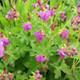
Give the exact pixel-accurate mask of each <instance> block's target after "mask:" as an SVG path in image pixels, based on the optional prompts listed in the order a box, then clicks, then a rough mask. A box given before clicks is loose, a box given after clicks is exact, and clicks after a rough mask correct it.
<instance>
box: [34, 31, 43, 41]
mask: <svg viewBox="0 0 80 80" xmlns="http://www.w3.org/2000/svg"><path fill="white" fill-rule="evenodd" d="M34 35H35V37H36V38H37V40H39V41H42V40H43V36H42V35H41V34H40V33H39V32H34Z"/></svg>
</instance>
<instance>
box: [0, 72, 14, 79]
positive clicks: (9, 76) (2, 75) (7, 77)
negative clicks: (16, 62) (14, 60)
mask: <svg viewBox="0 0 80 80" xmlns="http://www.w3.org/2000/svg"><path fill="white" fill-rule="evenodd" d="M0 77H1V80H12V79H13V77H12V73H9V74H0ZM5 77H6V79H5Z"/></svg>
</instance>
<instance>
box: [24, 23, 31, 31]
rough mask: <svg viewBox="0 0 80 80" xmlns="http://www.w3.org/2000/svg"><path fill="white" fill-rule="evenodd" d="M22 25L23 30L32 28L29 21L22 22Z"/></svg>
mask: <svg viewBox="0 0 80 80" xmlns="http://www.w3.org/2000/svg"><path fill="white" fill-rule="evenodd" d="M22 27H23V28H24V30H25V31H29V30H30V29H31V28H32V26H31V23H30V22H28V23H24V24H23V25H22Z"/></svg>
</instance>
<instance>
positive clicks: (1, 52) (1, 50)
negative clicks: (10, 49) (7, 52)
mask: <svg viewBox="0 0 80 80" xmlns="http://www.w3.org/2000/svg"><path fill="white" fill-rule="evenodd" d="M3 51H4V47H3V46H2V47H1V46H0V57H3V55H4V53H3Z"/></svg>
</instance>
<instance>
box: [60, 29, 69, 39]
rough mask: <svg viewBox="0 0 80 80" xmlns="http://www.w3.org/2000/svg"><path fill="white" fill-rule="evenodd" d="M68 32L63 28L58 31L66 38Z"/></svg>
mask: <svg viewBox="0 0 80 80" xmlns="http://www.w3.org/2000/svg"><path fill="white" fill-rule="evenodd" d="M68 34H69V32H68V31H67V30H66V29H65V28H64V29H63V30H62V31H61V32H60V33H59V35H60V36H61V37H63V39H65V38H67V35H68Z"/></svg>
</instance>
